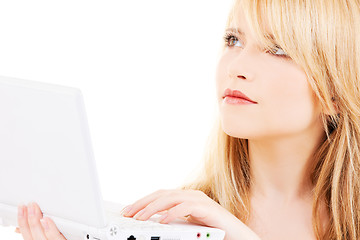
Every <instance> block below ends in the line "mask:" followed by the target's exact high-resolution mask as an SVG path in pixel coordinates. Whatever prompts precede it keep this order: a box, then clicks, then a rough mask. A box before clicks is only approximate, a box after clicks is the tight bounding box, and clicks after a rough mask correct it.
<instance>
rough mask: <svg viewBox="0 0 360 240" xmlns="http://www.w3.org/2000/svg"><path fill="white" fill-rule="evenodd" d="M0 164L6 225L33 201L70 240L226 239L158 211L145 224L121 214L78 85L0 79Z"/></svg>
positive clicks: (0, 211)
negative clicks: (106, 183)
mask: <svg viewBox="0 0 360 240" xmlns="http://www.w3.org/2000/svg"><path fill="white" fill-rule="evenodd" d="M124 161H125V160H124ZM0 163H1V167H0V193H1V194H0V224H1V225H3V226H17V206H18V205H19V204H28V203H29V202H31V201H34V202H36V203H38V204H39V206H40V208H41V210H42V212H43V215H44V216H47V217H50V218H51V219H52V220H53V221H54V222H55V224H56V226H57V227H58V229H59V230H60V232H61V233H62V234H63V235H64V236H65V238H66V239H68V240H198V239H199V240H200V239H206V240H222V239H223V238H224V236H225V233H224V231H222V230H220V229H216V228H211V227H205V226H199V225H194V224H190V223H188V222H185V221H183V220H181V219H177V220H175V221H174V222H171V223H169V224H161V223H159V222H158V221H157V218H158V217H159V215H154V216H153V217H151V218H150V219H149V220H147V221H140V220H135V219H133V218H126V217H122V216H121V214H120V212H121V210H122V209H123V207H124V205H121V204H118V203H114V202H109V201H103V198H102V195H101V190H100V184H99V180H98V174H97V170H96V162H95V159H94V156H93V150H92V145H91V139H90V133H89V127H88V123H87V117H86V112H85V106H84V102H83V97H82V94H81V91H80V90H79V89H78V88H72V87H67V86H60V85H55V84H49V83H42V82H37V81H30V80H23V79H18V78H10V77H2V76H0ZM19 176H21V177H19ZM119 184H120V185H121V183H119ZM118 189H119V190H120V189H121V186H119V188H118Z"/></svg>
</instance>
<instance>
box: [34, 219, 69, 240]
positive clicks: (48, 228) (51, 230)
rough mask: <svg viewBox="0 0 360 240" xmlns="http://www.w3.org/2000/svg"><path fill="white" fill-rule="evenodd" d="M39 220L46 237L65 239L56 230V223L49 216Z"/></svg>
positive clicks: (52, 239) (56, 239) (58, 239)
mask: <svg viewBox="0 0 360 240" xmlns="http://www.w3.org/2000/svg"><path fill="white" fill-rule="evenodd" d="M40 222H41V224H42V226H43V228H44V232H45V235H46V237H47V239H51V240H66V238H65V237H64V236H63V235H62V233H61V232H60V231H59V230H58V228H57V227H56V224H55V223H54V221H53V220H51V218H48V217H44V218H43V219H41V220H40Z"/></svg>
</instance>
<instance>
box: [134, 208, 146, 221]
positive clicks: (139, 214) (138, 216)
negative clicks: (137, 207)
mask: <svg viewBox="0 0 360 240" xmlns="http://www.w3.org/2000/svg"><path fill="white" fill-rule="evenodd" d="M144 212H145V209H143V210H141V211H140V212H138V213H137V214H135V216H134V217H133V218H135V219H139V218H140V217H141V215H142V214H143V213H144Z"/></svg>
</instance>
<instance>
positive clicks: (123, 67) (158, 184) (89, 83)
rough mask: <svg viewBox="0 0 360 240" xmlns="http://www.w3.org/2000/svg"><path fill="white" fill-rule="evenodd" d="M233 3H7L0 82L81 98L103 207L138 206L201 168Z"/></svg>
mask: <svg viewBox="0 0 360 240" xmlns="http://www.w3.org/2000/svg"><path fill="white" fill-rule="evenodd" d="M230 3H231V2H230V0H225V1H224V0H181V1H172V0H152V1H148V0H137V1H119V0H117V1H115V0H96V1H93V0H83V1H81V0H61V1H54V0H42V1H41V0H32V1H28V0H11V1H10V0H9V1H4V0H1V1H0V75H2V76H9V77H16V78H22V79H29V80H35V81H43V82H49V83H55V84H60V85H66V86H72V87H77V88H80V89H81V90H82V92H83V95H84V100H85V106H86V110H87V114H88V121H89V126H90V131H91V136H92V141H93V147H94V153H95V158H96V164H97V168H98V174H99V180H100V185H101V188H102V194H103V198H104V199H105V200H110V201H115V202H120V203H124V204H125V203H132V202H133V201H135V200H137V199H139V198H141V197H143V196H145V195H147V194H149V193H151V192H153V191H156V190H158V189H167V188H176V187H178V186H179V185H181V184H182V183H183V181H184V180H186V178H187V177H188V176H189V174H190V173H191V172H192V171H193V170H195V169H196V167H197V165H198V164H199V163H200V159H201V157H202V155H203V151H204V146H205V141H206V139H207V136H208V134H209V132H210V129H211V127H212V124H213V120H214V116H215V108H216V107H217V105H216V99H215V97H216V95H215V68H216V63H217V57H218V53H219V50H220V47H221V44H222V35H223V32H224V29H225V22H226V16H227V13H228V10H229V8H230ZM19 178H21V176H19ZM13 231H14V227H2V226H0V239H9V240H11V239H22V238H21V236H20V235H18V234H15V233H13ZM34 240H36V239H34Z"/></svg>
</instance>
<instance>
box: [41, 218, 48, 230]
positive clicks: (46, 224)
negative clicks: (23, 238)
mask: <svg viewBox="0 0 360 240" xmlns="http://www.w3.org/2000/svg"><path fill="white" fill-rule="evenodd" d="M40 222H41V225H42V226H43V228H44V229H45V230H49V225H48V223H47V222H46V220H45V219H44V218H42V219H40Z"/></svg>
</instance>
